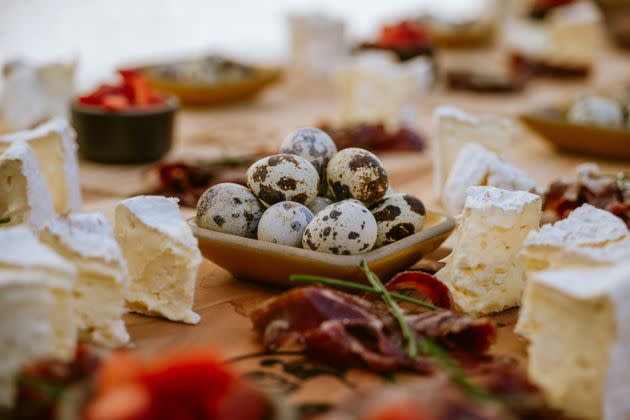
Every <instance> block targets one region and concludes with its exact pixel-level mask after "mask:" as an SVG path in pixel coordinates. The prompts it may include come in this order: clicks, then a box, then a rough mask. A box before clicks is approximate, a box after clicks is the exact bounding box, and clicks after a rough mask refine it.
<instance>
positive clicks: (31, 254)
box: [0, 226, 77, 406]
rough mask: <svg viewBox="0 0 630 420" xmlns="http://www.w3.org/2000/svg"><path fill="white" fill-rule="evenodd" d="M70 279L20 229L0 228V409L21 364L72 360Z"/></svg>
mask: <svg viewBox="0 0 630 420" xmlns="http://www.w3.org/2000/svg"><path fill="white" fill-rule="evenodd" d="M74 276H75V271H74V268H73V267H72V266H71V265H70V264H69V263H67V262H66V261H64V260H63V259H62V258H60V257H59V256H58V255H56V254H55V253H54V252H53V251H52V250H51V249H49V248H48V247H46V246H44V245H42V244H41V243H40V242H39V241H38V240H37V238H36V237H35V235H34V234H33V232H32V231H30V230H29V229H28V228H27V227H26V226H14V227H9V228H6V229H1V230H0V360H2V363H0V406H5V405H11V404H12V403H13V398H14V379H15V374H16V373H17V372H18V371H19V369H20V368H22V367H24V366H25V365H26V364H28V363H30V362H33V361H35V360H37V359H40V358H43V357H50V356H53V357H56V358H58V359H61V360H69V359H72V358H73V356H74V349H75V345H76V338H77V334H76V328H75V326H74V321H73V319H74V318H73V313H72V309H73V307H72V286H73V282H74Z"/></svg>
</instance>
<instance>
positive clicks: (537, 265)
mask: <svg viewBox="0 0 630 420" xmlns="http://www.w3.org/2000/svg"><path fill="white" fill-rule="evenodd" d="M521 258H522V259H523V261H524V262H525V264H526V265H527V268H528V270H541V269H548V268H558V267H566V266H577V265H580V266H590V265H602V264H609V263H614V262H617V261H621V260H623V259H624V258H625V259H627V258H630V231H628V228H627V226H626V224H625V223H624V222H623V221H622V220H621V219H620V218H618V217H617V216H615V215H613V214H612V213H610V212H607V211H605V210H601V209H598V208H596V207H593V206H591V205H590V204H584V205H582V206H581V207H579V208H577V209H575V210H574V211H573V212H571V214H570V215H569V216H568V217H567V218H566V219H564V220H560V221H558V222H556V223H554V224H548V225H544V226H543V227H542V228H541V229H540V230H539V231H536V232H532V233H530V234H529V236H528V237H527V239H526V240H525V242H524V247H523V251H522V252H521Z"/></svg>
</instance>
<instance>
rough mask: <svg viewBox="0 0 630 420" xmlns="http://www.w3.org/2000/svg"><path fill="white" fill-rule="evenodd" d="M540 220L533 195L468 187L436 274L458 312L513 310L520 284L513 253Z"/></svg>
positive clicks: (520, 266)
mask: <svg viewBox="0 0 630 420" xmlns="http://www.w3.org/2000/svg"><path fill="white" fill-rule="evenodd" d="M540 216H541V199H540V197H539V196H538V195H536V194H531V193H528V192H523V191H506V190H501V189H498V188H494V187H469V188H468V190H467V198H466V204H465V206H464V211H463V214H462V219H461V221H460V224H459V226H458V228H457V241H456V243H455V247H454V248H453V252H452V253H451V254H450V255H449V256H448V257H447V259H446V266H444V268H442V270H440V271H439V272H438V273H437V274H436V276H437V278H438V279H440V280H441V281H442V282H444V283H445V284H446V285H447V286H448V288H449V289H450V291H451V293H452V295H453V298H454V300H455V304H456V305H457V307H459V309H461V310H462V311H464V312H466V313H469V314H473V315H485V314H490V313H494V312H499V311H502V310H504V309H507V308H511V307H514V306H518V304H519V299H520V296H521V293H522V291H523V287H524V285H525V279H524V269H523V263H522V262H521V260H520V259H519V258H518V253H519V251H520V249H521V246H522V244H523V240H524V239H525V237H526V236H527V234H528V233H529V232H530V231H531V230H533V229H537V228H538V225H539V223H540Z"/></svg>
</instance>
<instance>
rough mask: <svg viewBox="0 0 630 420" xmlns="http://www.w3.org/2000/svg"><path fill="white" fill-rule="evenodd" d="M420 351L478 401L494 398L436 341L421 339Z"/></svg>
mask: <svg viewBox="0 0 630 420" xmlns="http://www.w3.org/2000/svg"><path fill="white" fill-rule="evenodd" d="M420 351H421V352H422V353H423V354H424V355H426V356H427V357H429V358H431V359H433V360H434V361H435V362H436V363H437V364H438V365H439V366H440V367H441V368H442V369H443V370H444V371H445V372H446V373H447V375H448V376H449V377H450V378H451V380H452V381H453V382H455V384H456V385H457V386H458V387H459V388H460V389H461V390H462V391H463V392H465V393H466V394H467V395H468V396H469V397H470V398H472V399H473V400H476V401H489V400H494V399H495V397H493V396H492V395H491V394H490V393H488V392H487V391H486V390H485V389H483V388H480V387H478V386H477V385H475V384H474V383H472V382H471V381H470V379H469V378H468V377H467V376H466V374H465V373H464V372H463V371H462V370H461V368H460V367H459V366H457V363H456V362H455V361H454V360H453V359H451V358H450V357H449V356H448V354H446V352H445V351H444V350H443V349H442V348H441V347H440V346H439V345H438V344H437V343H435V342H433V341H432V340H430V339H428V338H423V339H422V340H421V341H420Z"/></svg>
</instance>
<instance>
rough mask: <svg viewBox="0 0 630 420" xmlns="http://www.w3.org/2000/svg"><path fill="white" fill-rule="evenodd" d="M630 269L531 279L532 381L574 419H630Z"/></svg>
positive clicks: (527, 303) (527, 302) (572, 271)
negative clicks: (629, 361)
mask: <svg viewBox="0 0 630 420" xmlns="http://www.w3.org/2000/svg"><path fill="white" fill-rule="evenodd" d="M629 302H630V264H629V263H628V261H627V260H626V261H625V262H624V263H620V264H614V265H607V266H592V267H571V268H560V269H550V270H541V271H534V272H529V273H528V280H527V286H526V288H525V292H524V294H523V307H528V309H529V310H528V316H527V319H526V320H523V319H521V318H519V324H520V328H521V330H522V331H525V332H526V336H527V337H528V338H529V342H530V343H529V349H528V353H529V358H528V373H529V377H530V378H531V379H532V381H534V382H535V383H536V384H538V385H539V386H540V387H541V388H542V389H543V390H544V391H545V393H546V395H547V398H548V400H549V402H550V403H551V404H552V405H553V406H555V407H557V408H560V409H562V410H564V411H566V413H567V414H569V415H570V416H571V417H576V418H588V419H606V420H617V419H628V418H630V398H628V395H630V381H628V378H630V363H628V360H630V328H628V323H630V304H629Z"/></svg>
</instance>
